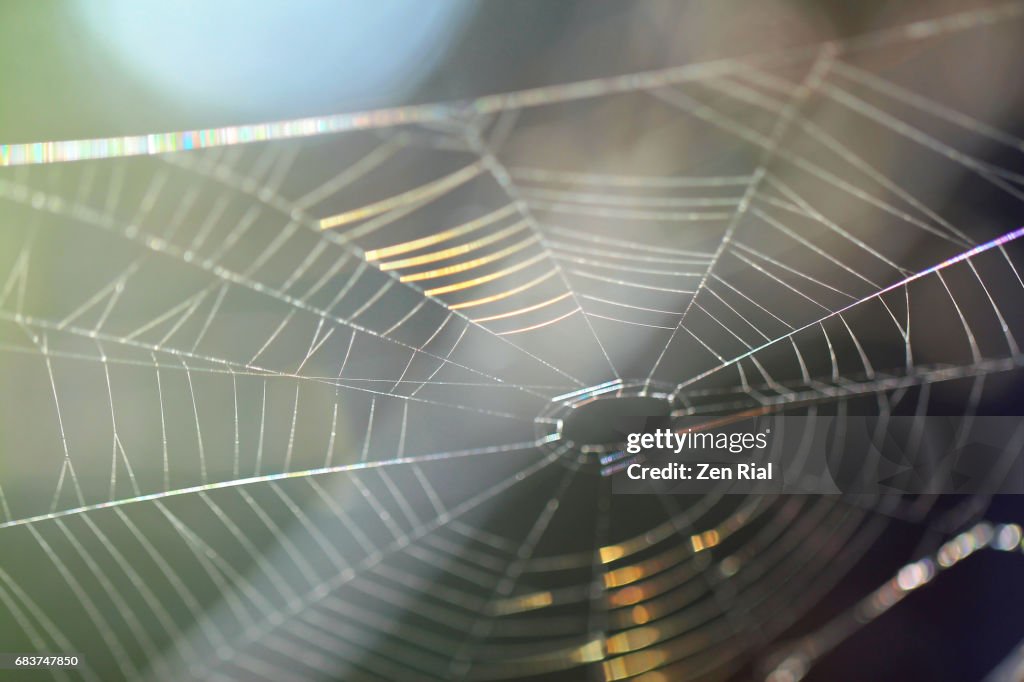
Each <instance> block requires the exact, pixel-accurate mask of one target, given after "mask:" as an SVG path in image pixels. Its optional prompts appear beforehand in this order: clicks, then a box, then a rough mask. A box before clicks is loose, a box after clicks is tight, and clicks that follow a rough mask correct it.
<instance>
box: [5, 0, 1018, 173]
mask: <svg viewBox="0 0 1024 682" xmlns="http://www.w3.org/2000/svg"><path fill="white" fill-rule="evenodd" d="M1022 14H1024V5H1022V4H1021V3H1019V2H1011V3H1006V4H1004V5H1000V6H996V7H992V8H986V9H983V10H978V9H975V10H968V11H965V12H960V13H957V14H950V15H947V16H943V17H938V18H933V19H927V20H922V21H917V22H914V23H912V24H907V25H904V26H900V27H897V28H888V29H882V30H878V31H874V32H871V33H867V34H863V35H860V36H855V37H853V38H850V39H847V40H837V41H831V43H830V44H832V45H834V46H835V47H836V48H837V49H838V50H839V52H840V53H845V52H858V51H862V50H866V49H877V48H879V47H882V46H884V45H889V44H899V43H903V42H916V41H921V40H926V39H933V38H936V37H938V36H940V35H945V34H949V33H959V32H962V31H966V30H970V29H973V28H977V27H978V26H984V25H989V24H993V23H996V22H997V21H1000V20H1009V19H1017V18H1019V17H1020V16H1021V15H1022ZM819 49H820V45H810V46H800V47H795V48H788V49H783V50H777V51H775V52H772V53H768V54H760V55H751V56H748V57H743V58H731V59H723V60H718V61H712V62H704V63H698V64H689V65H683V66H676V67H669V68H664V69H657V70H653V71H646V72H640V73H633V74H627V75H624V76H612V77H607V78H596V79H592V80H586V81H577V82H574V83H566V84H562V85H553V86H546V87H540V88H534V89H529V90H520V91H517V92H511V93H505V94H500V95H489V96H485V97H480V98H477V99H476V100H472V101H471V102H468V103H466V102H455V103H447V104H425V105H413V106H408V107H396V108H391V109H380V110H375V111H369V112H357V113H351V114H336V115H333V116H321V117H311V118H305V119H296V120H293V121H281V122H276V123H262V124H255V125H245V126H228V127H224V128H209V129H203V130H193V131H185V132H178V133H162V134H151V135H137V136H124V137H110V138H98V139H94V140H69V141H60V142H37V143H24V144H3V145H0V167H2V166H15V165H29V164H38V163H61V162H65V161H77V160H86V159H100V158H122V157H126V156H136V155H143V154H161V153H165V152H172V151H189V150H193V149H203V148H211V147H223V146H230V145H238V144H246V143H251V142H263V141H270V140H285V139H294V138H300V137H310V136H316V135H325V134H333V133H340V132H346V131H353V130H367V129H373V128H390V127H394V126H399V125H407V124H413V123H428V122H434V121H444V120H447V119H449V118H451V116H452V113H453V112H457V111H460V110H471V111H474V112H476V113H477V114H492V113H498V112H502V111H505V110H509V109H523V108H529V107H538V106H546V105H550V104H556V103H562V102H572V101H577V100H581V99H592V98H595V97H602V96H607V95H611V94H618V93H626V92H634V91H637V90H648V89H652V88H658V87H664V86H666V85H673V84H678V83H682V82H687V81H691V80H699V79H703V78H712V77H715V76H725V75H731V74H734V73H738V72H740V71H742V70H743V69H745V68H748V67H749V66H755V65H756V66H766V65H782V64H787V63H791V62H793V61H800V60H802V59H806V58H808V57H813V56H814V55H815V54H816V53H817V52H818V51H819Z"/></svg>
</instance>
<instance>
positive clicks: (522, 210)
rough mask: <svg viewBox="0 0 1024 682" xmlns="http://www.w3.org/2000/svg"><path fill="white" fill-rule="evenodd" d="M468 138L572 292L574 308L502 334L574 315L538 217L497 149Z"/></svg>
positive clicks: (474, 137)
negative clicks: (571, 302) (500, 157)
mask: <svg viewBox="0 0 1024 682" xmlns="http://www.w3.org/2000/svg"><path fill="white" fill-rule="evenodd" d="M467 140H468V142H469V144H470V147H471V148H472V149H473V151H474V152H475V153H476V154H477V155H479V157H480V163H481V164H483V166H484V168H485V169H486V170H487V172H488V173H489V174H490V176H491V177H492V178H493V179H494V181H495V182H496V183H497V184H498V186H499V187H500V188H501V189H502V191H503V192H504V193H505V194H506V195H507V196H508V198H509V199H510V200H511V202H512V203H513V204H514V205H515V207H516V210H517V211H518V212H519V214H520V215H521V216H522V217H523V220H525V221H526V222H527V224H528V225H529V227H530V231H531V232H532V233H533V235H534V237H535V238H536V239H537V241H538V242H539V243H540V245H541V247H542V248H543V249H544V254H545V256H547V258H548V260H549V261H550V262H551V264H552V265H553V266H554V269H555V271H556V272H557V273H558V275H557V276H558V278H559V279H560V280H561V281H562V285H563V286H564V287H565V289H566V290H567V291H568V292H569V293H570V294H571V295H572V300H573V303H574V306H575V310H573V311H572V312H569V313H564V314H562V315H560V316H557V317H555V318H552V319H549V320H547V321H545V322H542V323H537V324H535V325H529V326H526V327H520V328H519V329H515V330H511V331H507V332H505V333H504V335H508V334H518V333H522V332H528V331H533V330H534V329H540V328H542V327H545V326H548V325H550V324H554V323H556V322H560V321H561V320H564V319H567V318H569V317H571V316H573V315H574V314H575V312H576V311H577V310H578V311H582V310H583V306H582V305H581V304H580V301H579V297H578V296H577V294H576V291H575V290H574V289H573V287H572V283H571V282H570V281H569V278H568V277H567V276H566V274H565V270H564V269H563V268H562V266H561V264H560V263H559V262H558V260H557V259H555V258H554V255H553V254H552V251H551V249H550V247H549V246H548V244H547V241H546V236H545V235H544V231H543V230H542V229H541V227H540V224H539V223H538V222H537V218H536V217H535V216H534V214H533V211H532V210H531V209H530V207H529V205H528V204H527V203H525V202H524V200H523V197H522V193H521V190H520V188H519V186H518V185H517V184H516V182H515V181H514V180H513V179H512V176H511V175H510V174H509V172H508V169H507V168H506V167H505V165H504V164H503V163H502V162H501V161H500V160H499V159H498V157H497V156H496V151H495V150H493V149H492V148H491V147H489V146H488V143H487V142H485V141H484V140H483V139H482V138H481V136H480V134H479V132H477V131H473V130H469V131H467ZM583 321H584V323H585V324H586V326H587V329H589V330H590V335H591V336H592V337H593V339H594V342H595V343H596V344H597V347H598V348H599V349H600V351H601V355H603V356H604V359H605V362H607V364H608V368H609V369H610V370H611V371H612V374H613V375H615V376H616V377H618V375H619V373H618V370H617V369H616V368H615V364H614V363H613V362H612V359H611V357H610V356H609V355H608V351H607V350H606V349H605V347H604V344H603V343H601V339H600V337H598V335H597V331H596V330H595V329H594V327H593V325H591V324H590V320H589V319H588V318H587V317H586V315H584V316H583Z"/></svg>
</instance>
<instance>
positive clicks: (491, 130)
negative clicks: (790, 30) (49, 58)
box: [0, 5, 1024, 680]
mask: <svg viewBox="0 0 1024 682" xmlns="http://www.w3.org/2000/svg"><path fill="white" fill-rule="evenodd" d="M1020 13H1021V12H1020V7H1019V6H1017V5H1013V6H1008V7H1005V8H1000V9H993V10H984V11H975V12H970V13H966V14H961V15H955V16H952V17H948V18H942V19H936V20H932V21H928V22H921V23H919V24H915V25H912V26H909V27H899V28H894V29H892V30H888V31H883V32H880V33H875V34H871V35H868V36H864V37H860V38H856V39H853V40H850V41H846V42H834V43H829V44H825V45H821V46H814V47H812V48H801V49H798V50H789V51H785V52H781V53H776V54H771V55H762V56H756V57H750V58H744V59H736V60H724V61H722V62H715V63H709V64H697V65H692V66H685V67H676V68H670V69H665V70H662V71H656V72H647V73H642V74H630V75H627V76H621V77H612V78H606V79H598V80H593V81H586V82H581V83H574V84H569V85H564V86H557V87H550V88H542V89H538V90H533V91H526V92H517V93H509V94H503V95H494V96H488V97H484V98H481V99H479V100H476V101H473V102H468V103H467V102H462V103H452V104H447V105H432V106H427V107H409V108H404V109H394V110H387V111H382V112H372V113H370V114H365V115H345V116H338V117H328V118H324V119H310V120H308V121H303V122H293V123H282V124H270V125H267V126H243V127H239V128H232V129H220V130H217V131H195V132H191V133H182V134H176V135H165V136H144V137H141V138H124V139H118V140H105V141H88V142H82V143H43V144H40V145H8V146H4V147H2V148H0V160H2V161H3V163H4V165H10V166H13V167H12V168H9V169H5V170H4V172H3V174H2V175H0V199H2V200H3V201H2V205H3V216H4V219H3V220H4V237H3V239H4V247H5V248H4V249H2V253H0V273H3V274H2V275H0V285H2V286H0V324H2V329H3V335H2V338H0V349H2V351H3V355H4V356H6V357H5V368H6V370H7V376H8V378H7V381H5V390H6V393H7V394H8V395H7V396H6V401H7V402H6V404H7V406H8V407H7V408H6V409H5V410H4V421H5V427H4V433H5V436H4V438H5V450H6V451H7V452H8V453H11V454H10V455H9V456H8V457H7V458H6V460H5V461H4V464H3V476H2V477H0V513H2V516H0V519H2V521H0V534H2V537H3V542H4V554H5V559H4V562H3V566H2V567H0V604H2V608H3V610H4V611H5V612H6V615H5V618H4V619H3V620H4V622H5V624H4V628H3V630H0V633H2V635H3V636H2V639H3V641H4V642H5V643H8V642H9V643H11V644H7V645H6V646H7V648H8V649H10V650H38V651H64V652H71V651H77V652H80V653H81V654H82V656H83V660H84V665H83V667H82V668H81V669H80V670H77V671H55V672H54V673H53V675H54V676H55V677H57V678H58V679H77V678H78V677H81V678H82V679H87V680H101V679H102V680H109V679H136V678H142V677H152V678H156V679H183V678H197V679H216V680H255V679H267V680H291V679H319V678H323V679H329V678H341V679H382V678H383V679H421V678H422V679H491V678H511V677H527V676H530V675H542V674H545V673H553V672H556V671H564V670H568V669H572V670H576V671H579V672H581V674H583V673H587V672H589V673H593V674H595V675H596V676H597V677H598V678H599V679H605V680H617V679H625V678H629V677H634V676H640V677H643V676H646V677H645V679H696V678H704V677H711V678H724V677H727V676H729V675H730V674H733V673H734V672H736V671H737V670H738V669H740V668H741V667H742V666H744V665H748V664H749V663H750V661H751V659H752V658H753V657H754V656H755V655H756V654H757V653H758V652H763V651H764V650H766V649H768V648H771V647H772V646H773V643H775V642H777V641H780V638H784V637H791V636H793V635H794V634H801V635H806V636H805V637H804V639H803V640H801V643H800V644H799V645H796V646H795V647H794V648H792V650H790V649H789V648H784V650H783V651H782V654H780V655H779V656H778V657H776V658H773V659H771V660H769V661H767V662H766V665H768V668H766V670H768V669H771V668H773V667H774V669H773V670H774V671H773V672H772V671H769V672H768V673H766V674H769V675H772V676H774V677H772V679H776V680H784V679H799V678H800V677H801V676H802V675H803V674H805V673H806V670H807V668H808V666H810V665H811V664H812V663H813V661H814V659H815V658H816V657H817V656H820V655H822V654H823V652H824V651H827V650H828V648H830V647H831V646H835V645H836V644H837V643H838V642H839V641H841V640H842V638H844V637H845V636H848V635H849V634H850V633H851V632H852V631H854V630H856V629H857V628H859V627H864V626H865V625H866V624H867V623H869V622H870V621H871V620H872V619H873V618H875V617H878V616H879V615H881V613H883V612H884V611H885V610H887V609H888V608H890V607H892V606H894V605H895V604H896V603H897V602H898V601H899V600H900V599H902V597H903V595H905V594H906V593H908V592H910V591H912V590H914V589H917V588H918V587H921V586H923V585H925V584H926V583H927V582H928V581H929V580H930V579H931V577H932V576H933V575H934V574H935V573H936V572H937V571H938V570H941V569H944V568H949V567H952V566H953V565H955V564H956V563H957V562H958V561H960V560H961V559H963V558H966V557H967V556H968V555H970V554H971V553H972V552H973V551H975V550H977V549H979V548H982V547H988V546H992V547H995V548H997V549H1004V550H1015V549H1017V548H1018V547H1019V540H1020V537H1019V536H1020V533H1019V529H1018V528H1016V527H1015V526H999V527H994V526H992V525H991V524H986V523H981V524H980V525H979V524H978V522H979V521H980V520H982V519H983V518H984V513H985V509H986V506H987V499H986V498H984V497H981V496H973V497H968V498H964V499H959V498H958V499H956V500H954V501H945V500H943V499H942V498H939V497H937V496H934V495H918V496H904V497H884V498H877V499H868V500H862V499H845V498H839V497H811V496H790V497H786V496H749V497H742V496H725V495H721V494H711V495H707V496H703V497H701V498H699V499H691V498H690V497H682V496H680V497H673V496H664V497H653V496H652V497H651V498H644V499H636V498H629V499H626V500H624V499H623V498H621V497H613V496H612V495H611V494H610V490H611V489H610V485H609V481H608V479H607V477H602V476H601V475H600V470H601V467H600V462H598V461H596V460H594V459H593V458H592V457H588V456H587V455H586V454H585V453H582V452H579V451H577V450H576V449H575V448H574V446H573V445H572V444H571V443H568V442H563V441H561V440H559V439H558V438H557V434H555V435H554V436H552V435H550V434H551V431H550V429H549V428H548V427H549V426H550V425H549V424H546V423H545V422H544V420H543V418H540V415H543V414H544V411H545V409H547V408H548V407H549V405H550V404H552V401H554V403H556V404H559V403H561V404H565V403H566V401H567V400H569V399H567V398H565V396H571V395H574V394H579V393H581V392H582V393H585V392H586V391H587V390H588V388H589V387H593V386H605V387H606V388H607V387H610V388H611V389H612V391H613V394H616V393H617V394H621V395H625V394H626V393H627V391H634V392H640V393H644V392H647V391H665V392H667V393H668V394H670V395H671V397H672V400H673V404H674V406H675V407H676V412H675V414H676V416H686V417H692V416H699V415H721V414H735V413H739V412H741V411H743V410H748V409H752V408H758V409H764V410H767V411H771V412H777V413H800V414H810V415H814V414H824V413H835V414H839V415H844V414H848V413H855V412H857V411H858V410H867V411H869V412H870V413H873V414H890V413H897V412H901V411H902V412H906V413H909V414H917V415H924V414H928V413H931V412H932V411H934V410H941V409H943V406H945V409H950V408H949V405H950V404H953V405H954V408H952V409H953V411H954V412H955V413H956V414H958V415H962V416H964V417H966V418H967V419H966V420H965V422H964V423H965V427H964V429H963V431H962V432H961V433H960V434H958V438H959V439H961V440H966V439H967V438H969V437H970V428H971V427H970V424H971V420H970V417H971V416H972V415H974V414H975V413H977V412H979V410H983V409H984V408H985V407H986V406H990V405H992V404H993V401H998V400H999V399H1000V396H1004V395H1006V391H1007V390H1008V389H1007V386H1012V385H1013V382H1014V381H1016V374H1015V373H1016V372H1017V371H1018V368H1019V367H1020V364H1021V361H1022V355H1021V352H1020V349H1019V346H1018V339H1019V338H1020V335H1021V332H1022V327H1024V319H1022V316H1021V308H1020V305H1019V301H1020V296H1021V289H1022V288H1024V282H1022V280H1021V275H1020V255H1019V253H1017V252H1016V251H1015V248H1016V247H1017V244H1016V240H1017V239H1018V238H1019V237H1020V236H1021V232H1020V230H1019V229H1018V227H1019V226H1020V225H1022V224H1024V210H1022V209H1021V203H1020V200H1021V199H1024V175H1022V174H1021V173H1020V172H1018V171H1019V169H1020V168H1021V165H1020V160H1021V159H1020V153H1021V152H1022V151H1024V142H1022V141H1021V140H1020V139H1018V138H1017V137H1015V136H1013V135H1011V134H1010V133H1008V132H1004V131H1002V130H1000V129H997V128H995V127H992V126H991V125H989V124H987V123H985V122H984V119H983V118H980V117H978V116H975V115H973V113H971V112H967V111H964V110H962V109H958V108H954V107H951V106H949V105H946V104H944V103H943V93H942V91H941V90H936V91H927V89H926V90H922V89H920V88H918V87H914V86H913V85H908V84H907V83H917V80H915V74H918V73H920V70H922V69H923V70H927V69H928V67H929V64H930V63H931V61H930V60H937V59H938V58H936V57H935V56H934V55H935V54H936V53H938V54H943V51H944V50H945V51H949V52H950V53H952V54H955V55H957V56H958V57H961V58H962V57H963V55H968V54H970V53H971V50H972V49H974V48H976V47H977V45H978V44H979V43H984V42H986V41H999V40H1002V41H1007V40H1011V39H1012V38H1013V35H1014V34H1012V33H1010V32H1009V31H1010V30H1011V29H1012V28H1013V27H1014V26H1016V21H1018V20H1019V15H1020ZM908 45H914V46H924V47H927V50H922V51H920V52H917V53H914V55H915V56H914V58H912V59H911V58H908V59H907V62H909V66H907V67H906V68H905V69H904V70H901V69H900V68H894V69H893V70H892V71H891V72H890V73H887V72H886V69H884V68H876V69H873V68H872V66H871V65H872V64H886V63H887V62H886V59H892V60H893V62H896V61H897V60H896V57H894V56H893V55H899V54H902V52H901V51H902V50H905V49H906V48H907V46H908ZM623 121H628V122H629V123H628V124H626V125H625V129H623V123H622V122H623ZM641 133H643V134H642V135H641ZM243 143H245V144H243ZM624 147H626V148H630V149H634V148H639V149H640V150H641V151H640V152H637V153H635V154H623V153H622V151H621V150H622V149H623V148H624ZM644 150H647V151H644ZM666 150H667V151H668V152H669V153H662V152H665V151H666ZM682 150H685V153H678V154H676V153H672V152H674V151H680V152H681V151H682ZM655 152H657V153H655ZM76 159H80V160H81V161H80V162H78V163H62V161H65V160H76ZM1015 168H1016V169H1018V170H1014V169H1015ZM960 178H968V180H960ZM956 182H962V183H963V184H960V185H957V184H956ZM958 188H959V189H958ZM954 190H955V191H954ZM951 193H952V194H953V196H952V197H951V196H950V195H951ZM968 195H970V197H973V196H980V197H983V199H984V201H989V198H990V197H998V199H992V200H991V201H990V202H989V203H992V204H993V205H994V204H998V207H999V208H998V210H996V209H991V206H990V207H989V208H990V209H991V210H988V209H984V210H983V209H982V208H978V206H977V205H975V204H973V203H972V201H973V199H972V200H970V201H969V200H968V198H969V197H968ZM999 202H1002V203H999ZM978 203H981V202H978ZM950 396H952V397H950ZM937 404H938V407H937V406H936V405H937ZM1017 445H1019V443H1018V444H1017ZM1017 449H1018V450H1019V447H1018V448H1017ZM1015 456H1016V452H1008V453H1004V454H1003V458H1004V460H1005V459H1006V458H1008V457H1009V458H1015ZM1001 461H1003V460H1001ZM1000 471H1002V470H1000ZM892 519H899V520H901V521H902V522H906V523H909V524H911V525H913V526H914V527H916V528H917V529H918V530H919V531H920V538H921V539H920V545H919V546H918V549H917V550H916V551H915V552H914V555H913V556H912V557H909V558H910V559H914V560H915V561H913V562H911V563H908V564H907V565H906V566H902V567H900V566H893V575H894V578H893V581H892V582H891V583H887V584H886V585H883V586H882V587H880V588H879V591H878V592H876V593H873V594H871V595H867V596H866V597H865V599H864V601H863V602H862V603H860V605H859V606H854V607H852V608H854V609H855V612H854V615H853V616H850V615H849V614H848V613H846V612H840V611H837V612H836V613H837V615H836V620H835V621H833V622H831V623H830V625H828V626H826V627H825V628H822V629H820V630H819V631H816V633H810V634H808V633H806V632H805V631H799V630H793V629H792V628H794V626H796V625H797V624H798V622H799V619H800V618H801V617H802V616H803V615H804V614H806V613H807V612H808V611H809V610H810V609H811V608H812V607H813V606H814V605H816V604H818V603H819V602H821V601H822V600H823V599H824V598H825V597H826V595H828V594H829V592H830V590H831V589H832V588H833V587H834V586H835V585H836V584H837V583H838V582H839V581H841V580H842V579H843V578H844V576H845V575H846V574H847V573H848V572H849V571H850V570H852V568H853V567H854V566H855V565H856V564H857V562H858V560H859V559H861V558H862V557H863V555H864V554H865V553H867V552H869V551H870V549H871V547H872V546H873V545H874V544H875V543H876V542H877V541H878V539H879V538H880V537H881V536H882V534H883V533H884V532H885V529H886V527H887V526H888V525H889V523H890V522H891V520H892ZM943 543H945V544H943ZM7 557H11V558H10V559H8V558H7ZM857 609H859V610H857ZM837 633H838V634H837ZM816 638H817V639H816ZM776 659H777V660H776Z"/></svg>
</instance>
